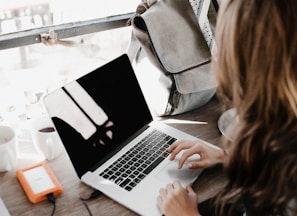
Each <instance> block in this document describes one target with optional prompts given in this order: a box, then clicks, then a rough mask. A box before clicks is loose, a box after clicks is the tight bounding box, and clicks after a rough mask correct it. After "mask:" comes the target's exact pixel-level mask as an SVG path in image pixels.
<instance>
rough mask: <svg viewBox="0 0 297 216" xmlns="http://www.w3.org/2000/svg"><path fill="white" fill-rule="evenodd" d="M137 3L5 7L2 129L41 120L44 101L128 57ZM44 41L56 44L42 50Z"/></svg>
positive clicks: (27, 1)
mask: <svg viewBox="0 0 297 216" xmlns="http://www.w3.org/2000/svg"><path fill="white" fill-rule="evenodd" d="M139 3H140V0H127V1H121V0H108V1H104V0H84V1H70V0H9V1H1V3H0V8H1V9H0V58H1V65H0V77H1V79H0V100H1V104H0V123H1V122H5V121H9V122H13V121H14V120H15V119H16V118H31V117H34V115H39V114H40V112H42V109H39V108H40V103H39V102H40V98H41V97H42V95H44V94H46V93H47V92H49V91H52V90H53V89H55V88H57V87H58V86H60V85H63V84H64V83H66V82H68V81H70V80H72V79H74V78H75V77H78V76H82V75H84V74H86V73H88V72H89V71H91V70H92V69H95V68H96V67H98V66H100V65H102V64H104V63H106V62H107V61H109V60H111V59H112V58H114V57H116V56H118V55H120V54H121V53H123V52H125V51H126V49H127V48H128V45H129V40H130V36H131V29H130V27H127V26H126V21H127V19H129V18H130V17H131V16H132V15H133V14H134V11H135V9H136V7H137V5H138V4H139ZM44 37H57V39H58V40H57V41H56V43H57V44H56V45H53V46H48V45H45V44H43V43H42V38H44ZM61 44H66V45H67V46H64V45H61ZM13 119H14V120H13Z"/></svg>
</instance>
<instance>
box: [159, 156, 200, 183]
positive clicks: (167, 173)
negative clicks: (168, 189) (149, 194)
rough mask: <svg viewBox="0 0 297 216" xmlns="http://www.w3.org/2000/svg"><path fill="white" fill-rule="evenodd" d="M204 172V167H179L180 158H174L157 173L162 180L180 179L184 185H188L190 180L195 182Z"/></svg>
mask: <svg viewBox="0 0 297 216" xmlns="http://www.w3.org/2000/svg"><path fill="white" fill-rule="evenodd" d="M201 172H202V169H188V168H187V167H186V166H183V167H182V168H181V169H178V160H176V159H175V160H173V161H171V162H170V163H168V164H167V166H165V167H164V168H163V170H161V171H160V172H159V173H158V174H157V175H156V177H157V179H159V180H161V181H164V180H165V181H166V182H171V181H175V180H178V181H180V182H181V183H182V185H184V186H185V185H186V184H188V183H190V182H193V181H194V180H195V179H196V178H197V177H198V176H199V175H200V173H201Z"/></svg>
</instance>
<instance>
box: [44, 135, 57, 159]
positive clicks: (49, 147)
mask: <svg viewBox="0 0 297 216" xmlns="http://www.w3.org/2000/svg"><path fill="white" fill-rule="evenodd" d="M45 147H46V148H45V149H46V158H47V159H48V160H52V159H54V158H55V152H54V148H53V139H52V138H50V137H49V138H47V139H46V142H45Z"/></svg>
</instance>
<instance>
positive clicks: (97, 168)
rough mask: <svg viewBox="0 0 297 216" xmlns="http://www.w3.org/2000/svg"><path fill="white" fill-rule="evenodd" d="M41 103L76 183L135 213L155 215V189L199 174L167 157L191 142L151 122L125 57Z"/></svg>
mask: <svg viewBox="0 0 297 216" xmlns="http://www.w3.org/2000/svg"><path fill="white" fill-rule="evenodd" d="M43 102H44V105H45V107H46V109H47V111H48V114H49V115H50V117H51V119H52V120H53V123H54V126H55V128H56V130H57V132H58V134H59V136H60V138H61V140H62V142H63V145H64V147H65V149H66V151H67V153H68V156H69V158H70V160H71V162H72V164H73V167H74V169H75V171H76V173H77V176H78V177H79V178H80V179H81V181H82V182H84V183H85V184H87V185H89V186H91V187H92V188H95V189H98V190H100V191H101V192H103V193H104V194H105V195H107V196H108V197H110V198H111V199H113V200H115V201H117V202H118V203H120V204H122V205H124V206H126V207H127V208H129V209H131V210H132V211H134V212H136V213H138V214H140V215H150V216H154V215H161V212H160V210H159V208H158V206H157V196H158V194H159V189H160V188H161V187H165V186H166V184H168V183H171V182H173V181H175V180H179V181H180V182H181V183H182V184H183V185H186V184H188V183H190V182H193V181H195V180H196V179H197V177H198V176H199V175H200V173H201V171H202V170H201V169H196V170H188V169H187V168H185V167H184V168H182V169H178V168H177V163H178V159H176V160H174V161H170V160H169V159H168V158H169V153H168V152H167V151H166V148H168V147H169V146H170V145H171V144H172V143H174V142H175V141H176V140H179V139H190V140H197V138H196V137H193V136H190V135H189V134H186V133H184V132H182V131H180V130H177V129H174V128H172V127H170V126H168V125H166V124H164V123H161V122H159V121H156V120H154V119H153V116H152V114H151V112H150V109H149V107H148V105H147V103H146V100H145V98H144V96H143V94H142V91H141V87H140V85H139V83H138V80H137V77H136V75H135V73H134V70H133V67H132V65H131V63H130V61H129V58H128V56H127V54H122V55H121V56H119V57H117V58H115V59H113V60H111V61H110V62H108V63H106V64H104V65H102V66H100V67H99V68H97V69H95V70H94V71H92V72H90V73H88V74H86V75H84V76H82V77H79V78H78V79H76V80H73V81H72V82H69V83H68V84H66V85H64V86H63V87H61V88H58V89H55V90H54V91H52V92H50V93H49V94H47V95H46V96H45V97H44V99H43ZM147 139H149V140H147ZM152 140H153V141H152ZM179 156H180V155H179ZM197 156H198V157H197V158H194V159H199V155H197ZM191 159H193V158H191Z"/></svg>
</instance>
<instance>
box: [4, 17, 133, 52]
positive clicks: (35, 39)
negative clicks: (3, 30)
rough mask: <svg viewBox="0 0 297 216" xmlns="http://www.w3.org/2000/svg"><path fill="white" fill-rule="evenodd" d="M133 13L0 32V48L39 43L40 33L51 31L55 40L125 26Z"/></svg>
mask: <svg viewBox="0 0 297 216" xmlns="http://www.w3.org/2000/svg"><path fill="white" fill-rule="evenodd" d="M134 15H135V12H130V13H124V14H119V15H114V16H108V17H104V18H98V19H92V20H87V21H78V22H70V23H65V24H60V25H51V26H45V27H39V28H34V29H29V30H21V31H18V32H12V33H7V34H2V35H0V50H4V49H9V48H16V47H22V46H27V45H32V44H36V43H41V42H42V40H41V35H42V34H49V33H50V32H51V31H54V32H55V33H56V34H57V40H60V39H65V38H70V37H75V36H80V35H84V34H90V33H95V32H100V31H106V30H111V29H116V28H121V27H126V26H128V24H127V22H128V20H129V19H130V18H131V17H132V16H134Z"/></svg>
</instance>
